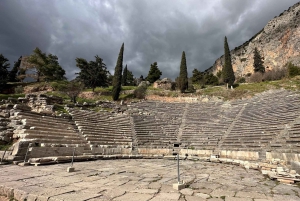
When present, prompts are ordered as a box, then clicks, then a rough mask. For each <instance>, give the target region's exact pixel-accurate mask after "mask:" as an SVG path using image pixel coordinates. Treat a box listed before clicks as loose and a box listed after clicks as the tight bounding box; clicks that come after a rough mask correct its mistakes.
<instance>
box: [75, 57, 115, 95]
mask: <svg viewBox="0 0 300 201" xmlns="http://www.w3.org/2000/svg"><path fill="white" fill-rule="evenodd" d="M95 59H96V60H95V61H90V62H87V61H86V60H85V59H83V58H76V59H75V60H76V66H77V67H78V68H80V70H81V71H80V72H79V73H77V74H78V79H79V80H80V81H81V82H83V83H84V85H85V86H86V87H91V88H92V89H93V92H94V90H95V88H96V87H108V86H109V85H108V76H109V74H110V73H109V71H108V70H107V68H106V65H105V63H104V62H103V59H101V58H100V57H99V56H98V55H96V56H95Z"/></svg>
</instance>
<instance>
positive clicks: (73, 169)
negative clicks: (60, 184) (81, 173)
mask: <svg viewBox="0 0 300 201" xmlns="http://www.w3.org/2000/svg"><path fill="white" fill-rule="evenodd" d="M67 172H75V168H74V167H68V169H67Z"/></svg>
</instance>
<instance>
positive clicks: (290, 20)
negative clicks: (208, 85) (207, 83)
mask: <svg viewBox="0 0 300 201" xmlns="http://www.w3.org/2000/svg"><path fill="white" fill-rule="evenodd" d="M299 24H300V2H299V3H297V4H295V5H294V6H292V7H290V8H289V9H288V10H287V11H284V12H283V13H281V14H280V15H279V16H278V17H275V18H274V19H272V20H271V21H269V22H268V24H267V25H266V26H265V27H264V28H263V30H261V31H260V32H259V33H258V34H256V35H255V36H253V37H252V38H251V39H250V40H249V41H247V42H245V43H244V44H243V45H241V46H239V47H236V48H234V50H232V51H231V60H232V66H233V70H234V72H235V75H236V76H245V75H247V74H248V73H253V54H254V48H255V47H257V49H258V50H259V51H260V54H261V56H262V57H263V58H264V65H265V67H266V70H272V69H279V68H282V67H283V66H284V65H285V64H286V63H287V62H292V63H293V64H295V65H297V66H300V54H299V52H300V26H299ZM223 64H224V55H223V56H221V57H220V58H219V59H217V60H216V61H215V63H214V65H213V66H212V67H211V68H210V69H207V71H208V72H212V73H213V74H216V73H217V72H218V71H219V70H222V68H223Z"/></svg>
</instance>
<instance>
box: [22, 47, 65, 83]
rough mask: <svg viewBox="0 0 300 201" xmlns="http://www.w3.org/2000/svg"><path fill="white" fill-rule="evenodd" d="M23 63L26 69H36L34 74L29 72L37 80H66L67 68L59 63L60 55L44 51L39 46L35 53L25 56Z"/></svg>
mask: <svg viewBox="0 0 300 201" xmlns="http://www.w3.org/2000/svg"><path fill="white" fill-rule="evenodd" d="M23 62H24V63H23V65H24V66H25V68H26V69H34V71H33V72H34V73H33V74H28V76H31V77H32V78H34V79H36V81H37V82H39V81H42V80H45V81H53V80H64V79H65V77H64V75H65V70H64V69H63V68H62V67H61V66H60V65H59V63H58V57H57V56H56V55H53V54H48V55H47V54H46V53H43V52H42V51H41V50H40V49H39V48H38V47H37V48H35V49H34V50H33V54H31V55H30V56H28V57H26V58H24V61H23Z"/></svg>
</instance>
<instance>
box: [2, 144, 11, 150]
mask: <svg viewBox="0 0 300 201" xmlns="http://www.w3.org/2000/svg"><path fill="white" fill-rule="evenodd" d="M11 145H12V144H6V145H0V151H5V150H6V149H8V148H9V147H10V146H11Z"/></svg>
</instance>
